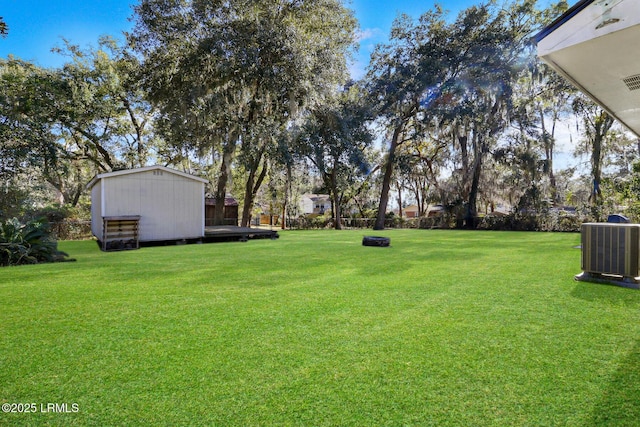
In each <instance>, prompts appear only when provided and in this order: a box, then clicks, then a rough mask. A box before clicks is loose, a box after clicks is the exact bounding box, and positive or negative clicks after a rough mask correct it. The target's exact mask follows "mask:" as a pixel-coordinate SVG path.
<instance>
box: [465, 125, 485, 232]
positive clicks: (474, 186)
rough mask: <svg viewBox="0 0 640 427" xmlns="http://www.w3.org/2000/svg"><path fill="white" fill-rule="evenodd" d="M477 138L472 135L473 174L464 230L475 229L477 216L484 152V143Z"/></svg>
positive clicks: (475, 135)
mask: <svg viewBox="0 0 640 427" xmlns="http://www.w3.org/2000/svg"><path fill="white" fill-rule="evenodd" d="M478 139H479V137H478V136H477V134H474V137H473V146H474V150H473V151H474V154H475V160H474V162H473V174H472V176H471V187H470V189H469V199H468V202H467V212H466V218H465V221H466V228H475V218H476V217H477V216H478V193H479V191H480V177H481V176H482V164H483V160H484V153H485V151H486V147H485V142H484V141H478Z"/></svg>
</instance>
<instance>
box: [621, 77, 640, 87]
mask: <svg viewBox="0 0 640 427" xmlns="http://www.w3.org/2000/svg"><path fill="white" fill-rule="evenodd" d="M622 81H623V82H624V83H625V84H626V85H627V87H628V88H629V90H638V89H640V74H636V75H635V76H629V77H627V78H625V79H622Z"/></svg>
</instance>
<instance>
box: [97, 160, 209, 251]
mask: <svg viewBox="0 0 640 427" xmlns="http://www.w3.org/2000/svg"><path fill="white" fill-rule="evenodd" d="M205 182H206V181H205V180H204V179H201V178H198V177H194V176H190V175H187V174H184V173H181V172H178V171H174V170H172V169H169V168H165V167H161V166H153V167H146V168H140V169H132V170H130V171H118V172H112V173H109V174H102V175H98V176H97V177H96V179H94V181H92V183H93V187H92V191H91V195H92V209H91V213H92V231H93V233H94V235H96V237H98V238H100V236H101V234H102V217H105V216H125V215H140V241H141V242H145V241H161V240H181V239H198V238H201V237H202V236H204V184H205ZM90 185H92V184H90Z"/></svg>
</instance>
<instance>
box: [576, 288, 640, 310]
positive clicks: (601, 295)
mask: <svg viewBox="0 0 640 427" xmlns="http://www.w3.org/2000/svg"><path fill="white" fill-rule="evenodd" d="M576 283H577V284H576V286H575V288H574V289H573V291H572V292H571V296H573V297H574V298H579V299H582V300H585V301H590V302H598V301H602V302H607V303H614V304H622V305H624V306H626V307H637V308H640V291H639V290H637V289H630V288H625V287H622V286H616V285H608V284H604V283H592V282H576Z"/></svg>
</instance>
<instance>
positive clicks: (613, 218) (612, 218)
mask: <svg viewBox="0 0 640 427" xmlns="http://www.w3.org/2000/svg"><path fill="white" fill-rule="evenodd" d="M607 222H613V223H619V224H629V223H630V222H631V221H629V218H627V217H626V216H624V215H620V214H613V215H609V217H608V218H607Z"/></svg>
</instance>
